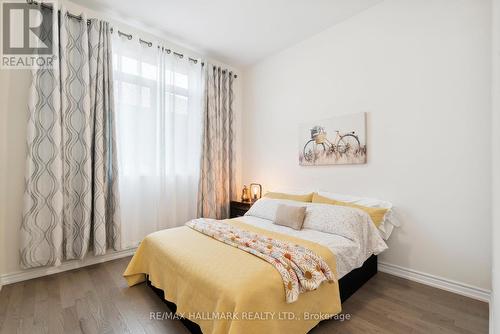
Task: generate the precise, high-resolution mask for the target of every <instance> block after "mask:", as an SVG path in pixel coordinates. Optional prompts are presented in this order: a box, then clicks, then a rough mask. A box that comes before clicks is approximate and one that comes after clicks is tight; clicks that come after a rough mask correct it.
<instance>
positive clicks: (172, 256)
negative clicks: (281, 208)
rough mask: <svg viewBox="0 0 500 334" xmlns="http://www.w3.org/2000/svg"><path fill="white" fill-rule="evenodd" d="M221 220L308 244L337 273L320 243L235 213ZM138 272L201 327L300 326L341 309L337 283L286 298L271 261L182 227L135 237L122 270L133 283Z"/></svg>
mask: <svg viewBox="0 0 500 334" xmlns="http://www.w3.org/2000/svg"><path fill="white" fill-rule="evenodd" d="M226 222H228V223H230V224H233V225H234V226H236V227H239V228H241V229H244V230H248V231H253V232H256V233H260V234H263V235H266V236H269V237H271V238H276V239H282V240H286V241H290V242H294V243H297V244H300V245H302V246H304V247H307V248H309V249H311V250H312V251H314V252H315V253H316V254H318V255H320V256H321V257H322V258H323V259H324V260H325V261H326V263H327V264H328V265H329V267H330V268H331V270H332V271H333V272H334V273H335V276H336V262H335V256H334V254H332V252H331V251H330V250H329V249H328V248H326V247H324V246H321V245H319V244H317V243H314V242H311V241H307V240H303V239H298V238H295V237H291V236H287V235H284V234H280V233H275V232H271V231H267V230H264V229H260V228H257V227H254V226H251V225H248V224H244V223H242V222H239V221H237V220H226ZM145 274H147V275H149V279H150V280H151V282H152V284H153V285H154V286H155V287H157V288H160V289H162V290H163V291H164V292H165V299H167V300H169V301H171V302H173V303H175V304H176V305H177V313H178V314H179V315H181V316H183V317H185V318H188V319H190V320H191V321H193V322H195V323H197V324H198V325H200V327H201V329H202V331H203V333H204V334H210V333H214V334H218V333H238V334H245V333H250V334H254V333H287V334H288V333H291V334H293V333H307V332H308V331H309V330H310V329H311V328H313V327H314V326H315V325H316V324H317V323H318V322H319V321H320V320H323V319H325V318H327V317H329V316H333V315H334V314H337V313H339V312H340V310H341V305H340V297H339V289H338V283H323V284H322V285H321V286H320V287H319V288H318V289H317V290H314V291H309V292H306V293H303V294H301V295H300V297H299V299H298V300H297V301H296V302H294V303H291V304H287V303H286V301H285V291H284V288H283V281H282V279H281V276H280V274H279V273H278V271H277V270H276V269H275V268H274V267H273V266H272V265H270V264H269V263H267V262H266V261H264V260H262V259H260V258H258V257H256V256H254V255H252V254H249V253H247V252H244V251H242V250H240V249H237V248H234V247H232V246H229V245H226V244H224V243H222V242H220V241H217V240H215V239H212V238H211V237H209V236H206V235H204V234H202V233H199V232H197V231H195V230H193V229H191V228H189V227H187V226H182V227H178V228H173V229H169V230H163V231H159V232H155V233H152V234H150V235H149V236H147V237H146V238H145V239H144V240H143V241H142V242H141V245H140V246H139V248H138V249H137V251H136V253H135V255H134V257H133V258H132V260H131V261H130V263H129V265H128V267H127V269H126V270H125V273H124V277H125V278H126V280H127V283H128V285H129V286H132V285H135V284H138V283H141V282H143V281H145ZM152 311H158V310H152Z"/></svg>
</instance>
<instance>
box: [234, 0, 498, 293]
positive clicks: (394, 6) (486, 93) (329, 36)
mask: <svg viewBox="0 0 500 334" xmlns="http://www.w3.org/2000/svg"><path fill="white" fill-rule="evenodd" d="M490 22H491V20H490V1H487V0H461V1H456V0H432V1H431V0H426V1H412V0H385V1H383V2H382V3H380V4H378V5H376V6H374V7H371V8H370V9H368V10H366V11H364V12H363V13H361V14H359V15H356V16H354V17H351V18H349V19H347V20H345V21H344V22H342V23H340V24H338V25H336V26H333V27H331V28H329V29H328V30H325V31H324V32H322V33H320V34H318V35H316V36H314V37H312V38H310V39H307V40H305V41H303V42H301V43H299V44H297V45H295V46H293V47H291V48H289V49H287V50H284V51H282V52H280V53H279V54H276V55H274V56H272V57H269V58H267V59H265V60H263V61H261V62H259V63H257V64H255V65H254V66H252V67H250V68H248V69H247V70H246V71H245V73H244V79H245V81H244V83H243V85H244V88H243V89H244V112H243V124H244V131H243V151H244V156H245V163H244V165H243V166H244V167H243V181H244V183H249V182H252V181H254V182H259V183H262V184H263V185H264V187H265V188H266V189H268V190H269V189H273V188H277V187H287V188H297V189H302V188H303V189H322V190H329V191H333V192H338V193H345V194H355V195H362V196H367V197H376V198H380V199H384V200H388V201H391V202H393V203H394V205H395V206H396V207H397V210H398V212H399V214H400V216H401V219H402V223H403V226H402V227H401V228H400V229H397V230H396V231H395V232H394V234H393V236H392V237H391V239H390V240H389V246H390V249H389V250H388V251H387V252H385V253H384V254H383V255H381V256H380V261H383V262H386V263H390V264H394V265H398V266H401V267H405V268H410V269H413V270H417V271H421V272H424V273H428V274H431V275H436V276H439V277H443V278H446V279H449V280H454V281H458V282H461V283H463V284H467V285H471V286H473V287H478V288H481V289H490V285H491V282H490V279H491V275H490V267H491V254H490V251H491V237H490V233H491V228H490V222H491V211H490V210H491V205H490V191H491V174H490V172H491V151H490V148H491V143H490V135H491V129H490V128H491V126H490V121H491V120H490V107H491V103H490V87H491V86H490V72H491V40H490V37H491V31H490V29H491V26H490ZM360 111H364V112H367V113H368V121H367V125H368V126H367V129H368V134H367V135H368V163H367V164H366V165H351V166H326V167H300V166H299V165H298V139H297V130H298V124H299V123H301V122H305V121H311V120H315V119H324V118H328V117H331V116H334V115H338V114H345V113H354V112H360Z"/></svg>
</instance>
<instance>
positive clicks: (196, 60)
mask: <svg viewBox="0 0 500 334" xmlns="http://www.w3.org/2000/svg"><path fill="white" fill-rule="evenodd" d="M111 33H113V28H111ZM117 33H118V35H119V36H123V37H126V38H127V39H128V40H129V41H130V40H131V39H132V37H133V36H132V34H127V33H124V32H123V31H120V30H117ZM139 43H142V44H145V45H147V46H148V47H152V46H153V43H152V42H150V41H146V40H143V39H142V38H139ZM160 48H161V50H162V51H165V52H166V53H168V54H170V53H173V54H174V55H175V56H177V57H179V58H181V59H182V58H184V54H182V53H178V52H175V51H172V50H171V49H169V48H166V47H164V46H160V45H158V49H160ZM188 60H189V61H192V62H193V63H195V64H196V63H198V59H195V58H191V57H188ZM201 66H205V63H204V62H201ZM215 67H216V66H214V68H215ZM225 71H226V70H223V72H224V73H225ZM228 72H229V73H233V72H231V71H228ZM234 78H235V79H236V78H238V75H237V74H234Z"/></svg>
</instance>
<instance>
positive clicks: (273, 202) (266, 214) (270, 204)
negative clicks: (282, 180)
mask: <svg viewBox="0 0 500 334" xmlns="http://www.w3.org/2000/svg"><path fill="white" fill-rule="evenodd" d="M282 204H285V205H289V206H296V207H300V206H306V205H307V204H311V203H306V202H297V201H291V200H287V199H274V198H266V197H262V198H261V199H259V200H258V201H257V202H255V203H254V204H253V205H252V206H251V207H250V209H249V210H248V211H247V212H246V213H245V216H253V217H258V218H263V219H267V220H271V221H273V222H274V221H275V220H276V211H277V210H278V207H279V206H280V205H282Z"/></svg>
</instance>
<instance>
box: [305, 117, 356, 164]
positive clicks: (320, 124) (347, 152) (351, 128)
mask: <svg viewBox="0 0 500 334" xmlns="http://www.w3.org/2000/svg"><path fill="white" fill-rule="evenodd" d="M364 163H366V114H365V113H356V114H349V115H341V116H336V117H333V118H329V119H325V120H322V121H316V122H310V123H309V122H308V123H304V124H301V125H300V127H299V164H300V165H302V166H318V165H341V164H364Z"/></svg>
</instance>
